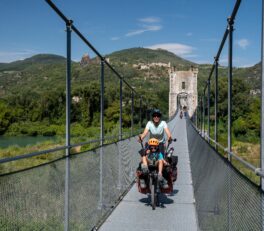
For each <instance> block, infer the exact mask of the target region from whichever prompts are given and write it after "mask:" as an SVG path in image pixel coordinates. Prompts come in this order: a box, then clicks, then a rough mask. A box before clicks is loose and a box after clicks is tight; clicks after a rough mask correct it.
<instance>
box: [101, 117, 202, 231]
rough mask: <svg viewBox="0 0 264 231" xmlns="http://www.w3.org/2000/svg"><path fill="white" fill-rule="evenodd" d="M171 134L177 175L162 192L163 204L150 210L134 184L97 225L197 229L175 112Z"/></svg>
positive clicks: (105, 230)
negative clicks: (168, 190)
mask: <svg viewBox="0 0 264 231" xmlns="http://www.w3.org/2000/svg"><path fill="white" fill-rule="evenodd" d="M169 127H170V130H171V132H172V136H173V138H177V142H174V143H173V144H172V146H173V147H174V148H175V154H176V155H178V157H179V162H178V179H177V181H176V182H175V183H174V191H173V193H172V194H171V195H162V196H161V202H162V203H163V204H164V206H163V207H157V208H156V210H152V207H151V206H150V205H149V202H150V199H149V197H148V196H147V195H144V194H141V193H139V192H138V191H137V186H136V185H134V186H133V187H132V188H131V190H130V191H129V192H128V193H127V195H126V196H125V197H124V199H123V200H122V201H121V202H120V204H119V205H118V206H117V208H116V209H115V210H114V211H113V213H112V214H111V215H110V216H109V217H108V218H107V220H106V221H105V223H104V224H103V225H102V226H101V227H100V229H99V230H100V231H118V230H120V231H121V230H122V231H129V230H137V231H147V230H148V231H155V230H162V231H166V230H168V231H169V230H170V231H172V230H174V231H175V230H179V231H197V230H199V228H198V220H197V216H196V210H195V199H194V193H193V186H192V177H191V168H190V159H189V152H188V143H187V134H186V122H185V119H184V118H183V119H180V118H179V117H178V116H177V117H176V118H174V119H173V120H172V121H171V122H170V123H169Z"/></svg>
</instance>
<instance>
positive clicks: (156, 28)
mask: <svg viewBox="0 0 264 231" xmlns="http://www.w3.org/2000/svg"><path fill="white" fill-rule="evenodd" d="M161 29H162V26H151V25H144V26H143V28H142V29H138V30H134V31H131V32H128V33H127V34H126V37H130V36H134V35H139V34H142V33H145V32H147V31H158V30H161Z"/></svg>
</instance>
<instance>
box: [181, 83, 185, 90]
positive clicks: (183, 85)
mask: <svg viewBox="0 0 264 231" xmlns="http://www.w3.org/2000/svg"><path fill="white" fill-rule="evenodd" d="M182 90H185V82H182Z"/></svg>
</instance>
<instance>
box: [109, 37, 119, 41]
mask: <svg viewBox="0 0 264 231" xmlns="http://www.w3.org/2000/svg"><path fill="white" fill-rule="evenodd" d="M119 39H120V37H112V38H111V40H112V41H116V40H119Z"/></svg>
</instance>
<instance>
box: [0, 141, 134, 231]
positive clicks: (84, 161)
mask: <svg viewBox="0 0 264 231" xmlns="http://www.w3.org/2000/svg"><path fill="white" fill-rule="evenodd" d="M138 148H139V144H138V142H137V137H131V138H129V139H126V140H122V141H117V142H114V143H112V144H108V145H104V146H103V147H101V148H97V149H94V150H91V151H88V152H84V153H81V154H76V155H73V156H70V157H69V158H66V157H64V158H62V159H60V160H56V161H53V162H51V163H48V164H45V165H42V166H38V167H34V168H31V169H27V170H24V171H19V172H16V173H11V174H5V175H1V176H0V203H1V211H0V230H6V231H8V230H65V227H66V225H67V221H66V220H65V219H66V218H67V219H68V222H69V223H68V226H67V228H68V229H69V230H91V229H93V228H96V227H97V226H99V225H100V223H101V222H102V221H103V219H104V217H106V216H107V215H108V214H109V213H110V212H111V211H112V209H113V208H114V207H115V205H116V204H117V203H118V201H119V200H120V199H121V198H122V195H123V194H124V193H125V192H126V190H128V188H129V187H130V185H131V184H132V183H133V182H134V179H135V172H136V168H137V166H138V161H139V156H138V154H137V151H138ZM102 154H103V155H102ZM67 159H69V166H68V167H69V169H67V168H65V165H66V161H67ZM28 161H30V159H28ZM67 171H68V174H69V176H68V182H67V184H66V174H67ZM66 187H68V190H67V188H66ZM66 193H68V200H67V201H65V199H64V198H65V194H66ZM66 202H67V204H65V203H66ZM65 210H67V211H65ZM65 213H67V217H65Z"/></svg>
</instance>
